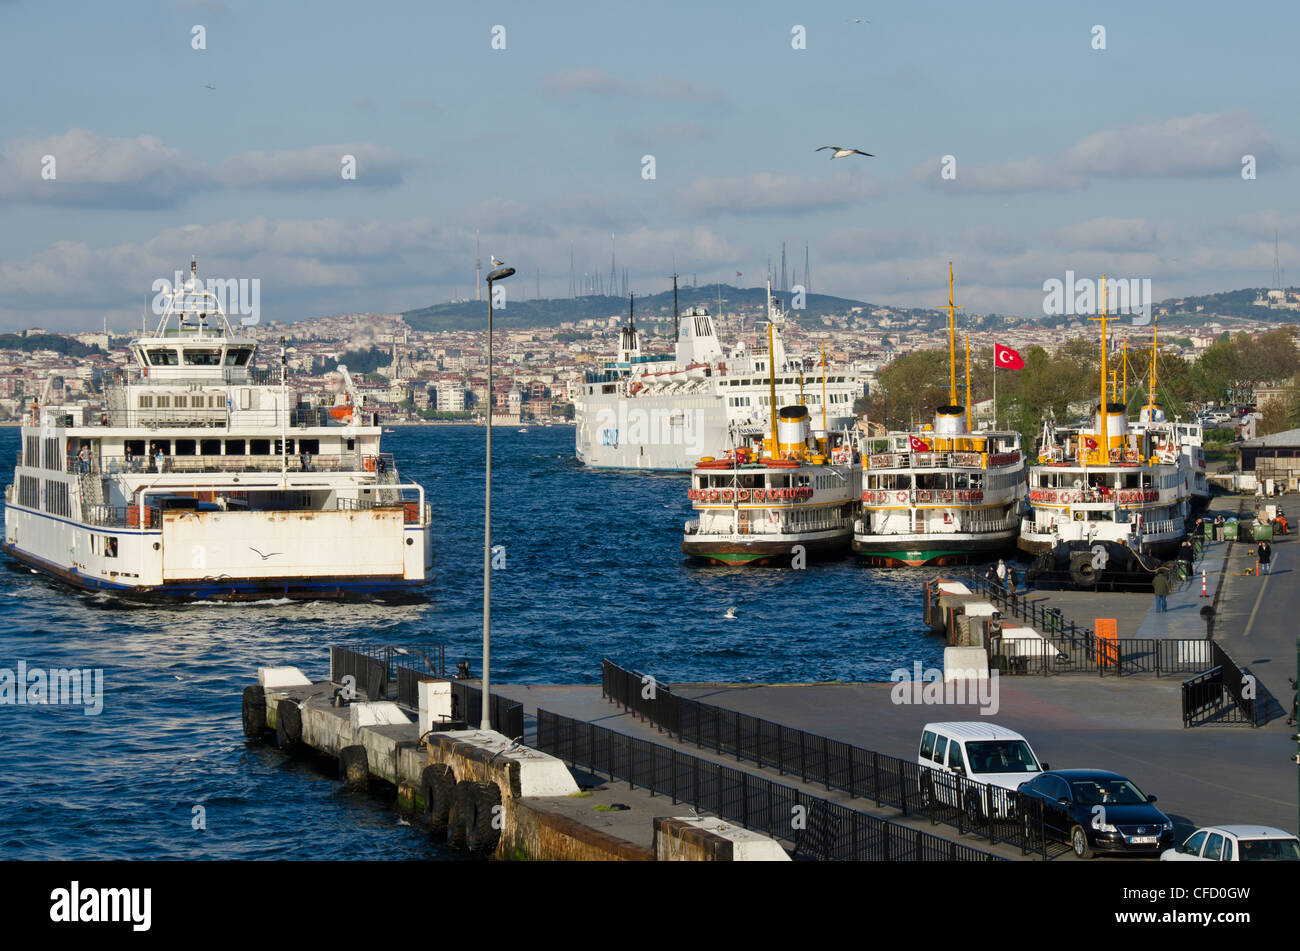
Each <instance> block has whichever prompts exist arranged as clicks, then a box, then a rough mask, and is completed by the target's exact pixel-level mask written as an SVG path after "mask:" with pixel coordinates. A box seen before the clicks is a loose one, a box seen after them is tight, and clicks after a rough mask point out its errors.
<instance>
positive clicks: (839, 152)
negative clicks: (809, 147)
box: [816, 145, 875, 162]
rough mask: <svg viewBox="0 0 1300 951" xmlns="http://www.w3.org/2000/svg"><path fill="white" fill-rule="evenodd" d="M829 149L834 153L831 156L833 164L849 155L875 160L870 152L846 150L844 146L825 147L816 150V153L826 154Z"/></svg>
mask: <svg viewBox="0 0 1300 951" xmlns="http://www.w3.org/2000/svg"><path fill="white" fill-rule="evenodd" d="M827 149H831V150H832V152H833V154H832V155H831V161H832V162H833V161H835V160H836V159H837V158H844V157H845V156H847V155H865V156H866V157H867V158H875V156H874V155H872V154H871V153H870V152H864V151H862V150H861V149H846V148H845V147H844V146H842V145H823V146H822V147H821V148H819V149H816V151H818V152H825V151H826V150H827Z"/></svg>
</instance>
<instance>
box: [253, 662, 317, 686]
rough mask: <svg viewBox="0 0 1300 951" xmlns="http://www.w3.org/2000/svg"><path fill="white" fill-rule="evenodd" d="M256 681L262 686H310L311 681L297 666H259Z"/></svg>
mask: <svg viewBox="0 0 1300 951" xmlns="http://www.w3.org/2000/svg"><path fill="white" fill-rule="evenodd" d="M257 682H258V683H259V684H261V685H262V687H263V688H267V689H269V688H273V687H310V686H311V681H310V680H308V679H307V678H306V677H304V676H303V673H302V671H301V670H299V669H298V668H297V667H259V668H257Z"/></svg>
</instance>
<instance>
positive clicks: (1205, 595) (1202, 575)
mask: <svg viewBox="0 0 1300 951" xmlns="http://www.w3.org/2000/svg"><path fill="white" fill-rule="evenodd" d="M1201 597H1203V598H1208V597H1209V594H1207V593H1206V590H1205V569H1204V568H1202V569H1201Z"/></svg>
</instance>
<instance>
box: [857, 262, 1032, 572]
mask: <svg viewBox="0 0 1300 951" xmlns="http://www.w3.org/2000/svg"><path fill="white" fill-rule="evenodd" d="M952 288H953V277H952V265H951V264H950V265H949V266H948V307H947V310H948V364H949V384H948V400H949V403H948V405H945V406H940V407H939V408H938V409H937V411H936V412H935V416H934V422H933V423H932V424H930V425H927V426H924V427H922V428H920V429H917V430H915V431H904V432H894V433H889V434H888V436H886V437H884V438H883V439H870V440H868V441H867V456H866V465H865V467H864V472H863V476H862V483H863V485H862V488H863V491H862V518H861V519H860V520H859V521H858V522H857V523H856V524H855V525H854V531H853V550H854V551H855V552H856V553H857V554H858V555H859V556H861V557H862V558H863V559H864V560H866V561H868V562H870V563H874V564H878V565H883V566H890V567H892V566H897V565H913V566H915V565H950V564H960V563H962V562H966V561H970V560H971V559H981V558H991V557H995V556H997V555H998V554H1000V553H1002V552H1004V551H1009V550H1012V549H1014V548H1015V544H1016V535H1017V533H1018V532H1019V529H1020V516H1021V512H1022V510H1023V506H1024V496H1025V460H1024V456H1023V455H1022V454H1021V451H1020V434H1019V433H1016V432H1011V431H1007V432H1000V431H992V430H979V431H972V429H971V425H970V346H969V343H968V344H967V352H966V408H965V410H964V411H963V409H962V407H961V406H959V405H958V404H957V339H956V325H955V320H956V310H957V306H958V305H957V304H955V303H954V301H953V291H952Z"/></svg>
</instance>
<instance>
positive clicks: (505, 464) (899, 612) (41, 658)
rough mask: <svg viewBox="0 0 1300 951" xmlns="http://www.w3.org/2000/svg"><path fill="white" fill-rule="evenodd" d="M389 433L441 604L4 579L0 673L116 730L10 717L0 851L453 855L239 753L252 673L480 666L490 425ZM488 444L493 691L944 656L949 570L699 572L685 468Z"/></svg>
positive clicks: (496, 441) (855, 667)
mask: <svg viewBox="0 0 1300 951" xmlns="http://www.w3.org/2000/svg"><path fill="white" fill-rule="evenodd" d="M385 440H386V448H387V449H391V450H392V451H393V452H394V453H395V454H396V458H397V462H398V466H399V468H400V469H401V472H402V475H403V476H404V477H406V478H410V479H415V480H416V481H419V482H421V483H422V484H424V485H425V487H426V489H427V490H428V492H429V496H430V501H431V502H432V504H433V509H434V517H435V524H436V528H435V531H436V539H435V543H434V544H435V580H434V584H433V585H432V587H431V599H430V601H429V602H428V603H427V604H417V605H402V606H392V605H379V604H361V605H357V604H348V605H339V604H333V603H324V602H313V603H291V604H286V603H279V602H268V603H263V604H239V605H215V604H213V605H190V606H186V607H184V608H181V607H174V608H173V607H153V606H147V607H141V606H137V605H131V604H127V603H124V602H122V601H120V600H118V599H116V598H113V597H110V596H107V595H104V594H99V595H88V594H80V593H77V592H75V591H73V590H72V589H69V588H67V587H64V586H62V585H60V584H58V583H57V582H53V581H49V580H46V579H45V578H44V577H42V576H39V575H34V574H32V573H31V572H30V571H28V570H27V569H26V568H23V567H21V566H15V565H13V564H7V569H8V570H4V571H0V585H2V586H3V592H2V593H0V594H2V598H0V631H2V633H0V644H2V645H3V649H2V650H0V667H3V668H8V669H15V668H16V667H17V665H18V662H19V661H26V662H27V665H28V666H29V668H53V667H82V668H102V669H103V671H104V690H105V700H104V710H103V712H102V713H101V714H100V715H99V716H86V715H84V714H83V713H82V712H81V710H80V709H79V708H71V707H58V706H0V748H2V749H3V750H4V767H5V768H4V769H3V770H0V857H3V858H11V859H12V858H79V859H106V858H124V859H144V858H263V857H278V858H300V859H319V858H354V857H355V858H380V857H382V858H444V857H451V855H452V853H450V852H447V851H446V850H444V849H442V848H441V847H439V846H434V845H432V844H431V843H430V842H429V841H428V839H427V837H426V836H425V835H423V834H422V833H421V831H420V830H419V828H418V827H411V826H406V825H403V824H402V821H401V820H400V819H399V818H398V817H397V816H396V814H395V813H394V812H393V811H392V808H391V804H390V803H389V802H387V801H385V800H384V799H383V798H381V797H375V796H363V795H355V794H350V793H348V792H346V791H344V790H343V789H342V787H341V786H340V785H339V784H338V783H337V782H336V781H335V780H334V779H333V777H332V776H331V775H329V774H328V773H327V772H323V771H321V770H320V769H318V768H317V767H315V766H313V765H312V764H311V763H309V762H306V761H295V760H288V759H286V758H285V757H283V756H282V755H281V754H280V753H279V752H277V751H276V750H275V749H274V748H273V745H272V746H262V745H259V744H248V743H246V742H245V740H244V736H243V733H242V730H241V725H240V691H241V690H242V688H243V687H244V686H245V685H246V684H248V683H251V682H255V680H256V674H257V668H258V667H259V666H263V665H270V664H293V665H296V666H299V667H302V668H303V669H304V671H305V672H306V673H307V674H308V675H309V676H312V677H318V676H323V675H325V674H326V673H327V672H328V657H327V654H326V648H327V647H328V646H329V645H331V644H346V643H348V642H353V643H393V644H415V643H419V644H425V643H429V642H441V643H445V644H447V645H448V653H447V660H448V664H449V666H451V665H453V664H454V662H455V661H457V660H460V659H466V660H469V661H470V662H471V665H472V670H473V672H474V673H475V674H476V675H477V673H478V672H479V667H480V660H481V656H482V647H481V637H482V580H483V579H482V570H483V548H482V545H483V430H482V429H480V428H473V427H424V428H406V429H399V430H398V431H397V432H396V433H395V434H392V435H389V436H386V437H385ZM493 448H494V460H495V462H494V466H493V476H494V479H493V483H494V484H493V541H494V543H495V544H499V545H504V546H505V566H504V568H502V569H499V570H497V571H495V572H494V573H493V584H492V595H493V596H492V605H493V633H492V646H493V655H492V656H493V661H492V663H493V678H494V679H495V680H498V681H502V682H517V683H598V682H599V680H600V660H601V657H609V658H611V659H613V660H616V661H618V662H619V663H621V664H624V665H626V666H630V667H635V668H637V669H639V670H643V671H648V672H651V673H653V674H655V675H656V676H658V677H659V678H660V679H661V680H662V681H665V682H669V683H672V682H674V681H701V680H707V681H725V682H740V681H753V682H764V681H767V682H771V681H782V682H807V681H821V680H850V681H851V680H877V681H879V680H885V679H888V676H889V673H890V672H891V671H892V670H894V669H896V668H899V667H905V668H909V669H910V668H911V666H912V664H913V662H914V661H918V660H919V661H921V662H922V663H923V664H925V665H926V666H935V665H938V664H939V662H940V660H941V653H942V645H941V644H940V643H939V642H938V641H936V640H934V639H932V638H929V637H927V636H926V635H925V634H924V632H923V628H922V625H921V582H922V580H924V579H925V578H928V577H932V576H933V572H932V571H926V570H923V569H903V570H886V569H872V568H864V567H861V566H859V565H857V564H855V563H854V562H853V561H852V560H851V559H847V558H846V559H845V560H843V561H838V562H829V563H820V564H819V563H812V564H810V565H809V566H808V568H807V570H804V571H795V570H792V569H788V568H717V567H710V566H703V565H699V564H696V563H693V562H691V561H689V560H687V559H686V558H685V557H684V556H683V555H682V554H681V551H680V547H679V546H680V543H681V530H682V523H683V522H684V521H685V520H686V519H687V518H688V517H689V515H690V508H689V504H688V503H687V501H686V498H685V493H686V476H684V475H673V474H643V473H622V472H606V471H593V470H587V469H583V468H582V467H580V466H579V465H578V464H577V463H576V462H574V461H573V430H572V429H571V428H569V427H552V428H549V429H535V430H532V431H530V432H528V433H526V434H524V433H519V432H516V431H515V430H513V429H504V430H503V429H500V428H498V429H495V430H494V431H493ZM17 449H18V431H17V430H16V429H12V428H6V429H4V430H0V459H13V458H14V454H15V453H16V452H17ZM11 478H12V473H8V474H7V478H6V479H5V481H9V479H11ZM731 605H736V606H737V608H738V611H737V618H736V620H726V619H724V618H723V613H724V612H725V611H726V609H727V608H728V607H729V606H731ZM195 806H202V807H204V810H205V815H204V819H205V822H206V828H204V829H194V828H192V823H193V821H194V807H195Z"/></svg>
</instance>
